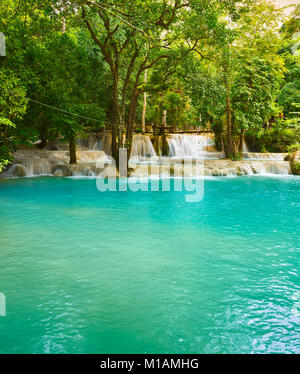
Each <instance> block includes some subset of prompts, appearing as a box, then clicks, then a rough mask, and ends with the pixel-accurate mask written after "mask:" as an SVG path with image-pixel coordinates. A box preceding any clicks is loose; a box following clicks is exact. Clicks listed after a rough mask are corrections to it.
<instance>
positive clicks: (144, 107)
mask: <svg viewBox="0 0 300 374" xmlns="http://www.w3.org/2000/svg"><path fill="white" fill-rule="evenodd" d="M144 83H145V84H146V83H147V70H145V74H144ZM146 109H147V92H144V104H143V114H142V133H143V134H145V132H146Z"/></svg>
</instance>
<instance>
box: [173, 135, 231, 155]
mask: <svg viewBox="0 0 300 374" xmlns="http://www.w3.org/2000/svg"><path fill="white" fill-rule="evenodd" d="M167 142H168V145H169V156H170V157H195V158H197V157H198V158H202V157H203V158H223V157H224V156H223V153H221V152H217V151H216V149H215V141H214V137H213V135H210V134H209V135H189V134H173V135H169V136H168V137H167Z"/></svg>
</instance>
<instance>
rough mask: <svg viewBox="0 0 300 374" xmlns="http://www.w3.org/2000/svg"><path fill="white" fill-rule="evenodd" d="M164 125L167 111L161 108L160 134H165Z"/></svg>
mask: <svg viewBox="0 0 300 374" xmlns="http://www.w3.org/2000/svg"><path fill="white" fill-rule="evenodd" d="M166 125H167V111H166V110H163V115H162V121H161V135H164V134H165V129H166Z"/></svg>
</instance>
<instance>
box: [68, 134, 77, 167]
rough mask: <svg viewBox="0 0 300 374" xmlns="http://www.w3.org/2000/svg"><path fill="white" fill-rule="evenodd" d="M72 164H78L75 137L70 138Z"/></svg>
mask: <svg viewBox="0 0 300 374" xmlns="http://www.w3.org/2000/svg"><path fill="white" fill-rule="evenodd" d="M69 152H70V164H77V159H76V140H75V135H71V136H70V137H69Z"/></svg>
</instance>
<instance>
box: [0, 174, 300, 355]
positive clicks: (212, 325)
mask: <svg viewBox="0 0 300 374" xmlns="http://www.w3.org/2000/svg"><path fill="white" fill-rule="evenodd" d="M299 249H300V179H299V178H285V179H284V178H267V177H252V178H251V177H241V178H216V179H212V180H206V181H205V195H204V200H203V201H202V202H200V203H196V204H194V203H187V202H185V199H184V193H183V192H135V193H134V192H106V193H101V192H98V191H97V189H96V181H95V180H93V179H78V180H74V179H68V178H67V179H63V178H62V179H55V178H33V179H18V180H10V181H3V180H2V181H1V182H0V292H2V293H4V294H5V295H6V302H7V316H6V317H0V352H1V353H144V352H145V353H266V352H270V353H278V352H285V353H300V283H299V277H298V275H299V260H300V255H299Z"/></svg>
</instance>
